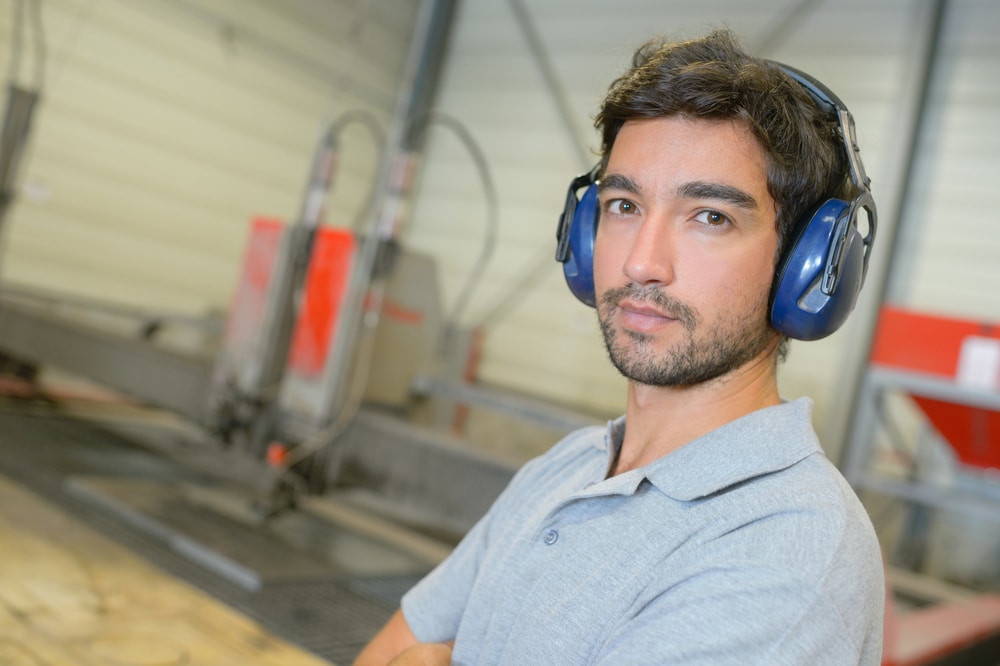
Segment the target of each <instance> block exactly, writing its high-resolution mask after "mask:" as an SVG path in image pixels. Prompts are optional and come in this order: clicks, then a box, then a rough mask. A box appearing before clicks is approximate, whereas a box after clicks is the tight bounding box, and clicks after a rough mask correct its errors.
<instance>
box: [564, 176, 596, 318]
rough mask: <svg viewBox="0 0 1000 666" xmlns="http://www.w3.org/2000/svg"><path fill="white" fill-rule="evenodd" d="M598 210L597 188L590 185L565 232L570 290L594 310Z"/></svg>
mask: <svg viewBox="0 0 1000 666" xmlns="http://www.w3.org/2000/svg"><path fill="white" fill-rule="evenodd" d="M597 222H598V208H597V185H596V184H593V183H592V184H591V185H590V186H588V187H587V189H586V191H584V193H583V196H581V197H580V200H579V202H577V204H576V209H575V210H574V211H573V219H572V220H571V221H570V223H569V229H567V230H566V233H567V234H568V236H569V248H568V249H569V252H568V253H567V255H566V258H565V260H564V261H563V275H565V276H566V284H567V285H569V289H570V291H572V292H573V295H574V296H576V297H577V298H578V299H580V300H581V301H583V302H584V303H586V304H587V305H589V306H591V307H594V306H595V305H596V304H597V297H596V295H595V293H594V238H595V237H596V236H597Z"/></svg>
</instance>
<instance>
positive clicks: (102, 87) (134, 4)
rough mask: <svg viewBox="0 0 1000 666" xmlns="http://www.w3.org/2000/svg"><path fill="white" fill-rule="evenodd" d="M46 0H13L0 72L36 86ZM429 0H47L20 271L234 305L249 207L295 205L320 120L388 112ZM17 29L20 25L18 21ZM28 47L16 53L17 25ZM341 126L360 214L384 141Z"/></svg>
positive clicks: (12, 273)
mask: <svg viewBox="0 0 1000 666" xmlns="http://www.w3.org/2000/svg"><path fill="white" fill-rule="evenodd" d="M18 2H20V3H21V4H22V5H23V9H24V11H23V15H24V16H25V18H26V19H27V18H28V17H30V13H29V11H28V10H29V9H30V5H31V3H33V2H35V0H7V1H6V2H3V3H0V8H2V10H0V58H2V61H0V71H9V70H10V69H11V67H10V65H11V61H14V62H15V63H18V64H19V66H18V67H16V68H15V69H16V71H15V72H14V74H15V80H17V81H18V82H19V83H21V84H22V85H29V86H35V85H37V84H38V81H36V78H37V76H36V72H35V62H36V55H37V52H36V50H35V45H36V43H37V35H36V34H35V32H34V28H33V25H32V23H31V22H30V21H27V20H25V21H24V22H23V23H21V24H19V25H20V28H18V25H16V22H15V15H16V12H15V11H13V10H14V9H15V7H16V4H17V3H18ZM419 7H420V3H419V2H402V3H399V2H390V1H374V2H363V1H361V0H340V1H337V0H283V1H281V2H276V1H270V0H213V1H212V2H198V1H195V0H173V1H168V0H43V1H42V2H41V8H42V20H43V26H44V45H45V50H46V54H45V59H44V61H45V68H44V80H43V86H44V87H43V89H42V92H41V94H42V99H41V102H40V107H39V109H38V112H37V115H36V119H35V124H34V128H33V133H32V134H33V135H32V137H31V141H30V144H29V152H28V155H27V157H26V164H25V166H26V170H25V173H24V178H23V193H22V195H21V197H20V200H19V202H18V203H17V204H16V205H15V206H14V207H13V209H12V210H11V213H10V215H9V216H8V218H7V220H6V223H5V225H4V227H5V228H4V236H5V239H4V240H5V247H4V250H3V254H2V257H0V269H2V275H3V279H4V280H6V281H8V284H11V283H13V284H28V285H33V286H38V287H45V288H50V289H53V290H57V291H59V292H62V293H68V294H74V295H84V296H89V297H98V298H102V299H105V300H109V301H112V302H117V303H124V304H131V305H141V306H145V307H150V308H161V309H164V310H166V311H176V312H182V313H189V314H200V313H203V312H205V311H208V310H216V311H219V310H223V309H224V308H225V307H227V305H228V300H229V298H230V294H231V293H232V291H233V289H234V287H235V282H236V279H237V269H238V266H239V262H240V260H241V256H242V252H243V248H244V245H245V241H246V234H247V230H248V222H249V220H250V219H251V217H252V216H255V215H269V216H275V217H279V218H284V219H292V218H294V217H295V216H296V215H297V214H298V212H299V206H300V197H301V196H302V194H303V192H304V190H305V184H306V177H307V174H308V171H309V167H310V162H311V160H312V153H313V149H314V146H315V143H316V141H317V140H318V138H319V134H320V130H321V128H322V127H323V126H324V125H325V124H328V123H329V122H330V121H331V120H332V119H334V118H336V117H337V116H338V115H339V114H341V113H343V112H344V111H346V110H349V109H361V110H364V111H365V112H368V113H371V114H373V116H374V117H375V118H376V119H378V120H379V121H380V122H381V123H382V125H383V126H384V125H385V124H386V123H387V122H388V118H389V116H390V114H391V112H392V111H393V109H394V104H395V100H396V89H397V86H398V85H399V82H400V76H401V74H402V71H403V66H404V64H405V61H406V58H407V56H408V52H409V44H410V37H411V31H412V29H413V23H414V18H415V15H416V12H417V11H418V9H419ZM18 29H20V34H17V30H18ZM17 37H19V38H20V42H21V45H22V48H21V50H20V52H19V53H14V51H13V49H12V48H11V45H12V41H17V39H16V38H17ZM341 138H342V152H343V156H344V159H343V162H342V164H343V167H342V168H341V169H340V171H339V172H338V174H337V180H336V184H335V186H334V188H333V190H332V192H333V195H332V201H331V205H330V208H329V211H330V212H329V218H330V220H331V222H333V223H337V224H345V225H346V224H350V223H351V221H352V219H353V217H354V215H355V214H356V211H357V210H358V208H359V207H360V206H362V205H363V203H364V202H365V200H366V197H367V192H368V190H369V188H370V187H371V181H372V180H373V178H374V173H375V169H376V166H377V162H378V158H379V157H380V154H379V151H380V146H378V145H377V139H375V138H373V137H372V136H371V135H370V133H369V132H368V131H367V130H366V129H365V127H363V126H361V125H354V126H352V127H350V128H349V129H346V130H345V132H344V133H343V136H342V137H341Z"/></svg>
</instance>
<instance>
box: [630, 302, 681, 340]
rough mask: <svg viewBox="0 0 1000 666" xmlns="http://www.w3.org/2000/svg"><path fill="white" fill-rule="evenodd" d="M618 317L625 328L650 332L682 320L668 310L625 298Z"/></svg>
mask: <svg viewBox="0 0 1000 666" xmlns="http://www.w3.org/2000/svg"><path fill="white" fill-rule="evenodd" d="M618 318H619V319H620V321H621V322H622V324H623V325H624V326H625V328H628V329H631V330H633V331H637V332H650V331H653V330H655V329H658V328H661V327H663V326H669V325H670V324H674V323H680V322H681V320H680V318H678V317H677V316H676V315H674V314H672V313H670V312H668V311H666V310H663V309H661V308H657V307H656V306H654V305H651V304H650V303H648V302H644V301H636V300H632V299H624V300H622V301H621V302H620V303H619V304H618Z"/></svg>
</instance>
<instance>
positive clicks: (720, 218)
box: [694, 210, 732, 227]
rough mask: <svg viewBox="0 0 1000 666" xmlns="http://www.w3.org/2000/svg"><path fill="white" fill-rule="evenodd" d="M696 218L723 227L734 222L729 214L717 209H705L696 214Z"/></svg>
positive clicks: (711, 225)
mask: <svg viewBox="0 0 1000 666" xmlns="http://www.w3.org/2000/svg"><path fill="white" fill-rule="evenodd" d="M694 219H695V220H696V221H698V222H701V223H702V224H706V225H708V226H710V227H721V226H723V225H726V224H730V223H731V222H732V220H730V219H729V216H728V215H726V214H725V213H720V212H719V211H717V210H703V211H701V212H700V213H698V214H697V215H695V217H694Z"/></svg>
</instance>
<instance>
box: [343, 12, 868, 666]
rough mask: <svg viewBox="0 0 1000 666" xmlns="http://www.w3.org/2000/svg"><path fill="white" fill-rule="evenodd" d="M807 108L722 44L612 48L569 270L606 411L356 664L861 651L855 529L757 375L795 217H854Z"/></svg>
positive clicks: (860, 564)
mask: <svg viewBox="0 0 1000 666" xmlns="http://www.w3.org/2000/svg"><path fill="white" fill-rule="evenodd" d="M823 106H824V104H818V103H817V100H816V99H814V97H813V96H812V95H811V94H810V93H809V91H808V90H806V89H804V87H803V84H802V83H801V82H800V81H798V80H795V79H793V78H790V75H789V73H788V71H787V70H784V69H782V68H781V67H779V66H777V65H776V64H774V63H769V62H767V61H763V60H759V59H754V58H751V57H749V56H747V55H746V54H744V53H743V52H742V51H741V50H740V48H739V46H738V45H737V44H736V42H735V40H734V38H733V37H732V35H731V34H730V33H729V32H727V31H718V32H715V33H713V34H711V35H709V36H707V37H705V38H702V39H699V40H694V41H690V42H683V43H678V44H658V43H651V44H648V45H646V46H645V47H643V48H641V49H640V50H639V51H638V52H637V53H636V57H635V60H634V63H633V67H632V69H630V70H629V71H628V72H627V73H626V74H625V75H624V76H622V77H621V78H620V79H618V80H617V81H616V82H615V83H613V84H612V86H611V89H610V91H609V93H608V95H607V96H606V98H605V100H604V102H603V104H602V107H601V110H600V113H599V114H598V116H597V119H596V126H597V127H598V128H599V129H600V130H601V132H602V136H603V145H602V161H601V164H600V165H599V169H597V170H596V172H597V174H598V175H599V182H598V183H597V185H596V191H597V193H598V194H597V198H598V204H597V210H599V224H598V225H597V230H596V240H595V241H594V246H593V258H592V260H589V259H588V260H586V261H585V263H587V264H588V267H587V270H592V278H593V296H594V298H593V300H594V302H595V303H596V306H597V312H598V319H599V322H600V325H601V329H602V331H603V334H604V338H605V341H606V344H607V347H608V351H609V354H610V357H611V360H612V362H613V363H614V365H615V366H616V367H617V368H618V369H619V370H620V371H621V372H622V373H623V374H624V375H625V376H626V377H627V378H628V380H629V383H628V396H627V407H626V413H625V416H624V418H622V419H619V420H617V421H615V422H613V423H611V424H609V426H608V428H607V429H606V431H605V429H603V428H590V429H584V430H582V431H580V432H576V433H573V434H571V435H570V436H568V437H567V438H565V439H564V440H563V441H561V442H560V443H558V444H557V445H556V446H554V447H553V448H552V449H551V450H550V451H549V452H547V453H546V454H544V455H543V456H541V457H540V458H538V459H536V460H534V461H532V462H530V463H528V464H527V465H526V466H525V467H524V468H523V469H522V470H520V471H519V472H518V474H517V475H516V476H515V478H514V479H513V480H512V481H511V483H510V485H509V486H508V488H507V489H506V490H505V491H504V492H503V493H502V494H501V496H500V497H499V498H498V499H497V500H496V502H495V503H494V505H493V507H492V508H491V509H490V511H489V512H488V514H487V515H486V516H485V517H484V518H483V519H482V520H481V521H480V522H479V523H478V524H477V525H476V526H475V527H474V528H473V529H472V530H471V531H470V533H469V534H468V535H467V536H466V538H465V539H464V540H463V541H462V543H461V544H460V545H459V546H458V547H457V548H456V550H455V552H454V553H453V554H452V555H451V557H449V559H448V560H447V561H445V562H444V563H443V564H442V565H441V566H440V567H438V568H437V569H435V570H434V571H433V572H432V573H431V574H429V575H428V576H427V577H426V578H425V579H424V580H423V581H421V582H420V583H419V584H418V585H417V586H416V587H414V589H412V590H411V591H410V592H408V593H407V594H406V595H405V597H404V598H403V603H402V608H401V610H400V611H399V612H397V613H396V614H395V615H394V616H393V618H392V619H391V620H390V621H389V623H388V624H387V625H386V627H385V628H383V630H382V631H381V632H380V633H379V634H378V636H376V637H375V639H374V640H373V641H372V643H371V644H370V645H369V646H368V647H367V648H366V649H365V651H364V652H362V654H361V655H360V656H359V657H358V661H357V662H356V663H357V664H359V665H360V664H376V663H379V664H384V663H388V662H390V661H391V662H392V663H394V664H407V663H414V664H422V663H427V664H434V663H441V664H446V663H449V660H452V661H453V663H457V664H546V665H551V664H629V665H634V664H712V665H716V664H740V665H745V664H769V665H773V664H808V665H810V666H814V665H816V664H871V665H875V664H878V663H879V662H880V655H881V636H882V610H883V607H884V581H883V577H882V576H883V574H882V562H881V557H880V550H879V545H878V542H877V540H876V537H875V533H874V530H873V529H872V526H871V523H870V521H869V520H868V518H867V516H866V514H865V512H864V510H863V508H862V506H861V504H860V502H859V501H858V500H857V498H856V497H855V495H854V494H853V492H852V491H851V489H850V488H849V487H848V485H847V484H846V482H845V481H844V479H843V478H842V477H841V475H840V474H839V473H838V472H837V470H836V469H835V468H834V467H833V465H832V464H831V463H830V462H829V461H828V460H827V459H826V458H825V457H824V456H823V454H822V451H821V449H820V447H819V444H818V441H817V439H816V435H815V433H814V431H813V428H812V425H811V422H810V413H811V403H810V402H809V401H808V400H807V399H799V400H796V401H792V402H784V401H783V400H782V399H781V398H780V396H779V394H778V389H777V380H776V373H777V363H778V359H779V357H780V356H781V352H780V350H781V347H782V346H783V344H784V336H783V334H782V332H779V331H778V330H776V328H775V326H776V325H777V324H776V323H775V322H777V321H779V320H780V317H776V316H775V314H774V311H775V307H777V306H776V305H775V304H773V303H772V299H773V298H776V297H772V293H773V291H774V288H775V281H776V279H779V278H777V277H776V272H777V273H778V274H781V275H783V274H784V273H785V264H786V263H787V260H788V257H789V254H790V253H791V252H794V251H795V250H796V248H797V247H798V243H799V242H800V241H799V240H798V239H799V237H800V232H801V231H802V229H801V228H800V227H801V226H803V225H802V224H801V223H800V222H799V220H800V219H806V220H810V219H813V218H810V217H809V216H810V215H811V212H810V211H811V209H812V208H813V207H814V205H815V204H817V202H823V201H826V200H828V199H830V198H836V197H841V196H842V195H846V196H847V198H848V199H850V198H851V197H852V196H855V195H859V192H858V191H859V190H863V191H862V192H860V195H859V196H860V197H861V198H858V199H855V200H854V201H855V202H858V201H860V202H861V203H860V205H861V206H871V204H870V199H866V198H864V197H866V196H867V194H866V192H867V179H865V178H864V177H863V170H862V174H861V176H859V175H858V174H857V173H855V171H858V170H860V169H859V167H856V166H855V165H854V164H853V162H852V160H854V158H855V157H856V155H852V154H851V152H852V151H853V150H854V148H853V147H852V145H851V144H852V140H853V137H847V136H845V133H847V132H848V128H847V127H845V126H843V125H838V122H839V121H838V119H837V114H836V113H831V111H830V109H826V108H823ZM842 118H843V116H841V119H842ZM850 130H853V127H851V128H850ZM845 146H847V147H846V148H845ZM858 165H860V161H859V160H858ZM852 170H854V171H852ZM585 199H586V197H584V200H585ZM580 205H581V206H582V205H584V203H583V200H581V202H580ZM571 208H572V206H571ZM872 208H873V207H872ZM850 209H851V210H852V211H853V209H854V206H853V204H852V205H851V206H850ZM803 216H805V218H803ZM576 223H577V222H576V221H575V220H574V222H573V224H576ZM872 223H873V224H874V220H873V221H872ZM807 226H815V225H812V224H810V225H807ZM820 226H822V225H820ZM838 228H839V229H843V227H838ZM563 232H564V233H568V232H565V230H563ZM838 233H839V232H838ZM852 233H853V232H852ZM873 233H874V229H872V230H871V234H873ZM845 237H846V236H845ZM871 239H872V236H871V235H869V236H868V237H867V238H866V239H865V241H864V245H865V246H867V247H868V248H870V243H871ZM851 242H853V241H850V240H849V241H845V243H844V246H845V247H846V246H847V245H850V243H851ZM793 246H794V247H793ZM839 247H840V246H838V248H839ZM838 252H839V250H838ZM845 252H848V250H845ZM865 252H867V249H865ZM832 254H836V253H832ZM832 254H831V256H832ZM825 256H826V253H825V252H824V259H825ZM577 259H579V258H577ZM864 260H865V261H867V254H865V257H864ZM591 261H592V267H590V265H589V263H590V262H591ZM852 261H854V263H855V264H856V263H857V261H855V260H852V259H850V258H849V257H847V256H846V255H844V257H843V258H841V255H839V254H838V255H837V259H836V260H834V261H833V262H832V263H831V266H832V268H831V269H830V270H829V271H828V272H829V273H830V275H829V276H828V278H829V280H830V283H831V284H835V283H836V282H837V281H838V280H840V281H841V282H842V283H843V282H845V281H848V282H849V281H850V278H845V277H843V276H841V275H840V272H841V271H846V270H849V265H850V264H851V262H852ZM806 263H809V262H806ZM858 275H859V276H860V277H861V278H863V270H862V271H860V272H858ZM780 279H783V278H780ZM825 279H827V278H824V280H825ZM859 279H860V278H859ZM857 286H858V287H859V286H860V282H858V285H857ZM584 291H586V289H585V290H584ZM825 293H826V291H824V292H823V294H825ZM816 294H819V295H818V296H816V295H815V294H814V295H809V296H808V298H814V297H815V298H821V297H822V295H823V294H821V293H820V292H816ZM578 295H580V294H579V293H578ZM581 298H583V300H589V299H588V297H587V296H586V295H583V296H581ZM803 298H805V297H803ZM800 300H801V299H800ZM851 306H853V300H852V301H851V303H850V306H849V307H848V308H847V309H848V310H849V309H850V307H851ZM836 325H839V322H837V323H835V324H834V325H833V326H834V327H835V326H836ZM782 326H784V325H783V324H782ZM806 328H807V329H808V326H806ZM791 330H792V332H793V333H795V334H796V335H797V337H803V338H810V337H816V336H815V335H813V332H812V331H807V332H806V333H804V334H802V335H798V334H797V329H796V327H795V326H794V325H793V326H791ZM786 332H787V331H786ZM826 332H829V331H826ZM394 659H395V661H393V660H394Z"/></svg>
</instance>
